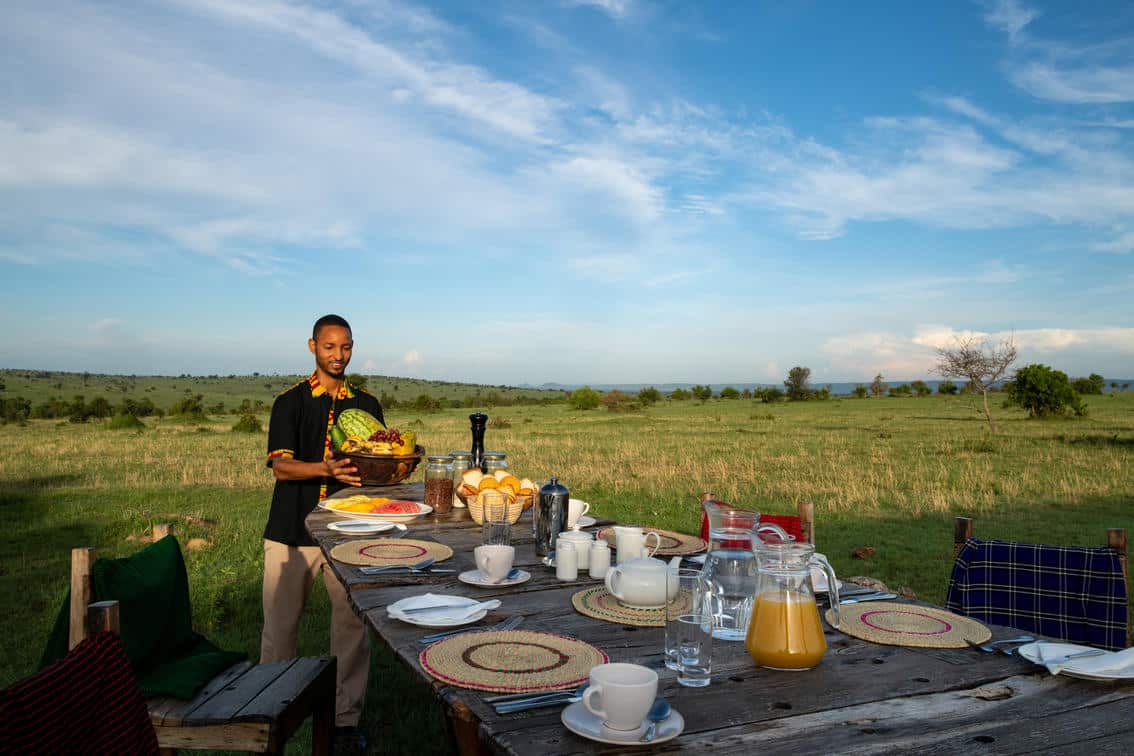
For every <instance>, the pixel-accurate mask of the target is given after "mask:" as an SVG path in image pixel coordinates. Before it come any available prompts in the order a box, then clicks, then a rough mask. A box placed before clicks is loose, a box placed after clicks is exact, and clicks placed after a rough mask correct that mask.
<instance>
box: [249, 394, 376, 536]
mask: <svg viewBox="0 0 1134 756" xmlns="http://www.w3.org/2000/svg"><path fill="white" fill-rule="evenodd" d="M351 408H358V409H361V410H366V411H367V412H369V413H370V414H371V415H374V417H376V418H378V420H380V421H383V422H385V421H384V418H383V417H382V406H381V405H380V404H378V400H377V399H375V398H374V397H373V396H371V395H370V394H367V393H366V392H365V391H363V390H362V389H359V388H355V387H354V386H350V385H348V384H347V383H346V381H344V382H343V385H342V387H341V388H340V389H339V392H338V394H337V395H336V396H331V395H330V394H329V393H327V390H326V389H325V388H323V386H322V384H320V383H319V379H318V378H316V377H315V374H314V373H312V374H311V375H310V376H309V377H308V378H307V379H306V380H303V381H300V382H299V383H297V384H296V385H294V386H292V387H291V388H289V389H288V390H287V391H285V392H283V393H282V394H280V395H279V396H277V397H276V401H275V403H274V404H273V405H272V420H271V424H270V425H269V426H268V466H269V467H271V465H272V462H273V461H274V460H277V459H298V460H300V461H301V462H322V461H323V460H324V459H325V458H326V457H328V456H330V449H331V426H332V425H334V422H335V420H336V419H337V418H338V416H339V413H340V412H342V411H343V410H345V409H351ZM344 487H345V486H344V484H342V483H339V482H338V481H337V480H335V479H334V478H327V477H321V478H308V479H307V480H277V481H276V487H275V490H274V491H273V492H272V509H271V512H269V514H268V524H267V526H266V527H265V528H264V538H265V539H267V540H269V541H278V542H279V543H286V544H287V545H289V546H315V545H316V544H315V541H314V540H313V539H312V538H311V536H310V535H309V534H308V533H307V529H306V528H305V527H304V526H303V520H304V519H305V518H306V517H307V515H308V514H310V513H311V510H312V509H314V508H315V505H316V504H318V503H319V501H320V500H322V499H324V498H326V497H327V496H328V495H329V494H332V493H334V492H335V491H338V490H340V489H342V488H344Z"/></svg>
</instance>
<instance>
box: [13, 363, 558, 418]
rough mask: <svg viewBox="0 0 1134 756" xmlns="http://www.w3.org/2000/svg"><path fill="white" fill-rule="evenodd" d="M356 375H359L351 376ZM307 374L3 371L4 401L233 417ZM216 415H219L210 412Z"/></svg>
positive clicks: (551, 395) (403, 397) (411, 383)
mask: <svg viewBox="0 0 1134 756" xmlns="http://www.w3.org/2000/svg"><path fill="white" fill-rule="evenodd" d="M350 375H355V373H350ZM306 377H307V376H306V375H266V374H255V373H254V374H252V375H228V376H221V375H196V376H194V375H179V376H169V375H105V374H99V373H69V372H62V371H53V370H18V369H2V370H0V382H2V383H3V385H4V390H3V392H0V396H4V397H17V396H18V397H23V398H25V399H28V400H30V401H31V403H32V404H33V405H36V404H40V403H42V402H46V401H48V400H50V399H53V398H58V399H62V400H65V401H71V400H73V399H74V398H75V397H76V396H82V397H83V398H84V399H85V400H86V401H88V402H89V401H90V400H92V399H95V398H96V397H100V396H101V397H105V398H106V399H107V400H108V401H109V402H110V403H111V404H112V405H117V404H120V403H121V402H122V400H123V399H126V398H130V399H134V400H141V399H144V398H148V399H149V400H150V401H151V402H153V403H154V405H156V406H157V407H160V408H162V409H166V410H168V409H169V408H170V407H171V406H172V405H173V404H174V403H175V402H177V401H178V400H180V399H183V398H185V397H191V396H196V395H197V394H200V395H201V396H202V397H203V399H202V403H203V404H204V405H205V406H206V407H208V408H215V407H223V409H220V410H219V412H221V413H226V412H231V411H232V410H234V409H235V408H237V407H239V406H240V405H241V404H242V403H244V402H245V401H247V403H248V405H250V406H254V407H255V406H257V405H258V406H260V407H264V406H271V403H272V401H273V400H274V399H275V397H276V396H277V395H279V394H280V393H281V392H283V391H285V390H287V389H288V388H290V387H291V386H294V385H295V384H296V383H298V382H299V381H301V380H304V379H305V378H306ZM365 377H366V390H367V391H369V392H370V393H371V394H374V395H375V396H381V395H383V394H385V395H387V396H390V397H393V398H394V399H396V400H397V401H398V402H412V401H413V400H415V399H417V397H419V396H421V395H422V394H428V395H429V396H430V397H432V398H433V399H440V400H443V401H445V402H461V403H467V402H474V401H478V399H479V400H484V403H485V406H488V405H489V404H490V403H491V402H490V401H489V400H490V399H492V398H493V395H495V398H496V399H498V400H500V403H502V404H506V403H511V402H514V401H516V400H518V399H527V400H556V399H560V398H562V396H563V394H562V392H560V391H556V390H554V389H541V388H532V387H516V386H504V385H498V386H488V385H480V384H473V383H454V382H451V381H429V380H424V379H420V378H399V377H396V376H385V375H373V376H365ZM210 413H212V414H215V411H213V410H212V409H210Z"/></svg>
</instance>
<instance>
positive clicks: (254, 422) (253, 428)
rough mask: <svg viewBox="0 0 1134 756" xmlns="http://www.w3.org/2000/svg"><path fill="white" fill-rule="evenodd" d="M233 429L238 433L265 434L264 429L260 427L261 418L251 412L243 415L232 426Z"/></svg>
mask: <svg viewBox="0 0 1134 756" xmlns="http://www.w3.org/2000/svg"><path fill="white" fill-rule="evenodd" d="M232 429H233V431H235V432H236V433H263V432H264V428H263V427H262V426H261V425H260V418H258V417H256V416H255V415H253V414H252V413H251V412H249V413H246V414H243V415H241V416H240V419H239V420H237V421H236V422H235V423H233V424H232Z"/></svg>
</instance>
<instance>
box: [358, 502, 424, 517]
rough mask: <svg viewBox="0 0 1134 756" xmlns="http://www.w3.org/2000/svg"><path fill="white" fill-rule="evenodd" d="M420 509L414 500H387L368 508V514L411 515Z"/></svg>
mask: <svg viewBox="0 0 1134 756" xmlns="http://www.w3.org/2000/svg"><path fill="white" fill-rule="evenodd" d="M420 511H421V507H420V506H419V505H418V503H417V502H416V501H399V500H396V499H395V500H394V501H388V502H386V503H385V504H379V505H378V506H376V507H372V508H371V509H370V514H385V515H413V514H417V513H418V512H420Z"/></svg>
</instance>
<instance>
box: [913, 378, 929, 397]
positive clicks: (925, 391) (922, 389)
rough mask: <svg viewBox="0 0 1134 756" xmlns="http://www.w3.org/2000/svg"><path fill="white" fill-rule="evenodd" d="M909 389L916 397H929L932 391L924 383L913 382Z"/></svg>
mask: <svg viewBox="0 0 1134 756" xmlns="http://www.w3.org/2000/svg"><path fill="white" fill-rule="evenodd" d="M910 388H911V389H913V392H914V393H915V394H916V395H918V396H929V395H930V394H932V393H933V389H931V388H930V387H929V384H928V383H926V382H925V381H914V382H912V383H911V384H910Z"/></svg>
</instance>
